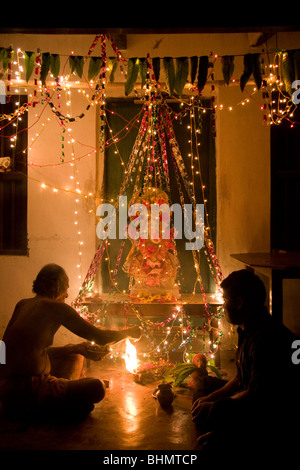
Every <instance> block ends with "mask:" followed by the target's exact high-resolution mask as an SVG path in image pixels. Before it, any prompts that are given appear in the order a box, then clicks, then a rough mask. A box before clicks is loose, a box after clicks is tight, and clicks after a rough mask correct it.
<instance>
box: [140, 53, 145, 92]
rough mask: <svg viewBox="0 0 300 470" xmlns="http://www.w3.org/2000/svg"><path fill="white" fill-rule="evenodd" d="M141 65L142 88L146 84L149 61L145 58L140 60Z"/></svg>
mask: <svg viewBox="0 0 300 470" xmlns="http://www.w3.org/2000/svg"><path fill="white" fill-rule="evenodd" d="M139 65H140V70H139V72H140V77H141V88H143V86H144V85H145V83H146V78H147V59H146V58H145V57H142V58H140V59H139Z"/></svg>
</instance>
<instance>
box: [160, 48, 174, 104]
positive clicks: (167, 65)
mask: <svg viewBox="0 0 300 470" xmlns="http://www.w3.org/2000/svg"><path fill="white" fill-rule="evenodd" d="M163 66H164V72H165V78H166V84H167V87H168V92H169V94H170V95H173V92H174V87H175V67H174V61H173V58H172V57H164V58H163Z"/></svg>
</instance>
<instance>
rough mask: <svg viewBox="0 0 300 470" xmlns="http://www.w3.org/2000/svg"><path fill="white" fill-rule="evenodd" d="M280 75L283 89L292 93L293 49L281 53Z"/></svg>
mask: <svg viewBox="0 0 300 470" xmlns="http://www.w3.org/2000/svg"><path fill="white" fill-rule="evenodd" d="M282 76H283V82H284V86H285V91H286V92H287V93H288V94H289V95H290V96H291V95H292V83H293V81H294V57H293V51H286V52H284V53H283V54H282Z"/></svg>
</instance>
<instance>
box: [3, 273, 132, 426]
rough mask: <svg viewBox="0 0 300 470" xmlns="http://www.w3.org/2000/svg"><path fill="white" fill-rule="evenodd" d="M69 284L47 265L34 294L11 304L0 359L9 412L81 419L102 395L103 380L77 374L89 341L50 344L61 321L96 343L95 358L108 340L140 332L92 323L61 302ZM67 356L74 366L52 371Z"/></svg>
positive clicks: (111, 342)
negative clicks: (1, 358) (3, 357)
mask: <svg viewBox="0 0 300 470" xmlns="http://www.w3.org/2000/svg"><path fill="white" fill-rule="evenodd" d="M68 288H69V280H68V276H67V274H66V273H65V271H64V269H63V268H61V267H60V266H58V265H55V264H49V265H46V266H44V267H43V268H42V269H41V271H40V272H39V274H38V275H37V278H36V280H35V281H34V283H33V292H34V293H35V294H36V295H35V297H33V298H29V299H23V300H20V301H19V302H18V303H17V305H16V307H15V310H14V313H13V315H12V318H11V320H10V321H9V323H8V325H7V328H6V331H5V333H4V336H3V342H4V343H5V347H6V364H2V365H0V403H1V402H2V406H3V409H4V412H5V413H6V414H7V415H8V416H14V417H17V418H21V417H26V418H42V419H50V418H58V419H60V420H61V419H62V420H64V419H67V420H70V419H72V420H73V419H74V418H75V419H82V418H84V417H86V416H87V415H88V414H89V413H90V412H91V411H92V410H93V408H94V404H95V403H98V402H99V401H101V400H102V399H103V398H104V396H105V385H104V383H103V382H102V381H101V380H99V379H95V378H80V373H81V370H82V365H83V359H84V357H87V358H90V354H91V353H90V352H89V348H88V344H89V343H87V342H84V343H79V344H74V345H66V346H63V347H52V348H51V345H52V344H53V338H54V335H55V333H56V332H57V330H58V329H59V328H60V326H64V327H65V328H67V329H68V330H70V331H71V332H72V333H74V334H76V335H78V336H79V337H81V338H84V339H85V340H88V341H93V342H95V343H96V344H97V345H99V353H98V356H97V355H96V356H95V352H94V353H93V354H92V356H91V357H92V358H93V359H94V360H95V359H97V360H100V359H102V358H103V357H104V356H105V355H106V354H107V353H108V351H109V349H108V345H109V344H113V343H117V342H118V341H121V340H123V339H125V338H128V337H132V338H139V337H140V335H141V330H140V328H139V327H138V326H134V327H132V328H128V329H125V330H119V331H118V330H105V329H99V328H97V327H95V326H93V325H92V324H90V323H89V322H88V321H86V320H84V319H83V318H82V317H81V316H80V315H78V313H77V312H76V310H74V309H73V308H72V307H70V306H69V305H67V304H66V303H65V299H66V298H67V297H68V293H67V291H68ZM67 360H69V361H70V360H71V362H73V363H74V360H75V363H76V364H77V369H76V368H75V369H74V367H73V369H72V370H70V371H69V372H67V373H64V374H63V376H62V375H56V371H55V364H58V365H62V363H63V364H64V365H66V364H67V362H66V361H67ZM56 369H57V368H56Z"/></svg>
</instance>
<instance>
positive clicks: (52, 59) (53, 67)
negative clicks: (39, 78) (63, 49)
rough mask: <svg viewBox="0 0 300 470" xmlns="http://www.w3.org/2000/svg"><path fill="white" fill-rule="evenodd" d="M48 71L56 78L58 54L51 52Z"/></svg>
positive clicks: (58, 63)
mask: <svg viewBox="0 0 300 470" xmlns="http://www.w3.org/2000/svg"><path fill="white" fill-rule="evenodd" d="M50 71H51V73H52V75H53V77H54V78H57V77H58V75H59V71H60V57H59V55H58V54H51V57H50Z"/></svg>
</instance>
